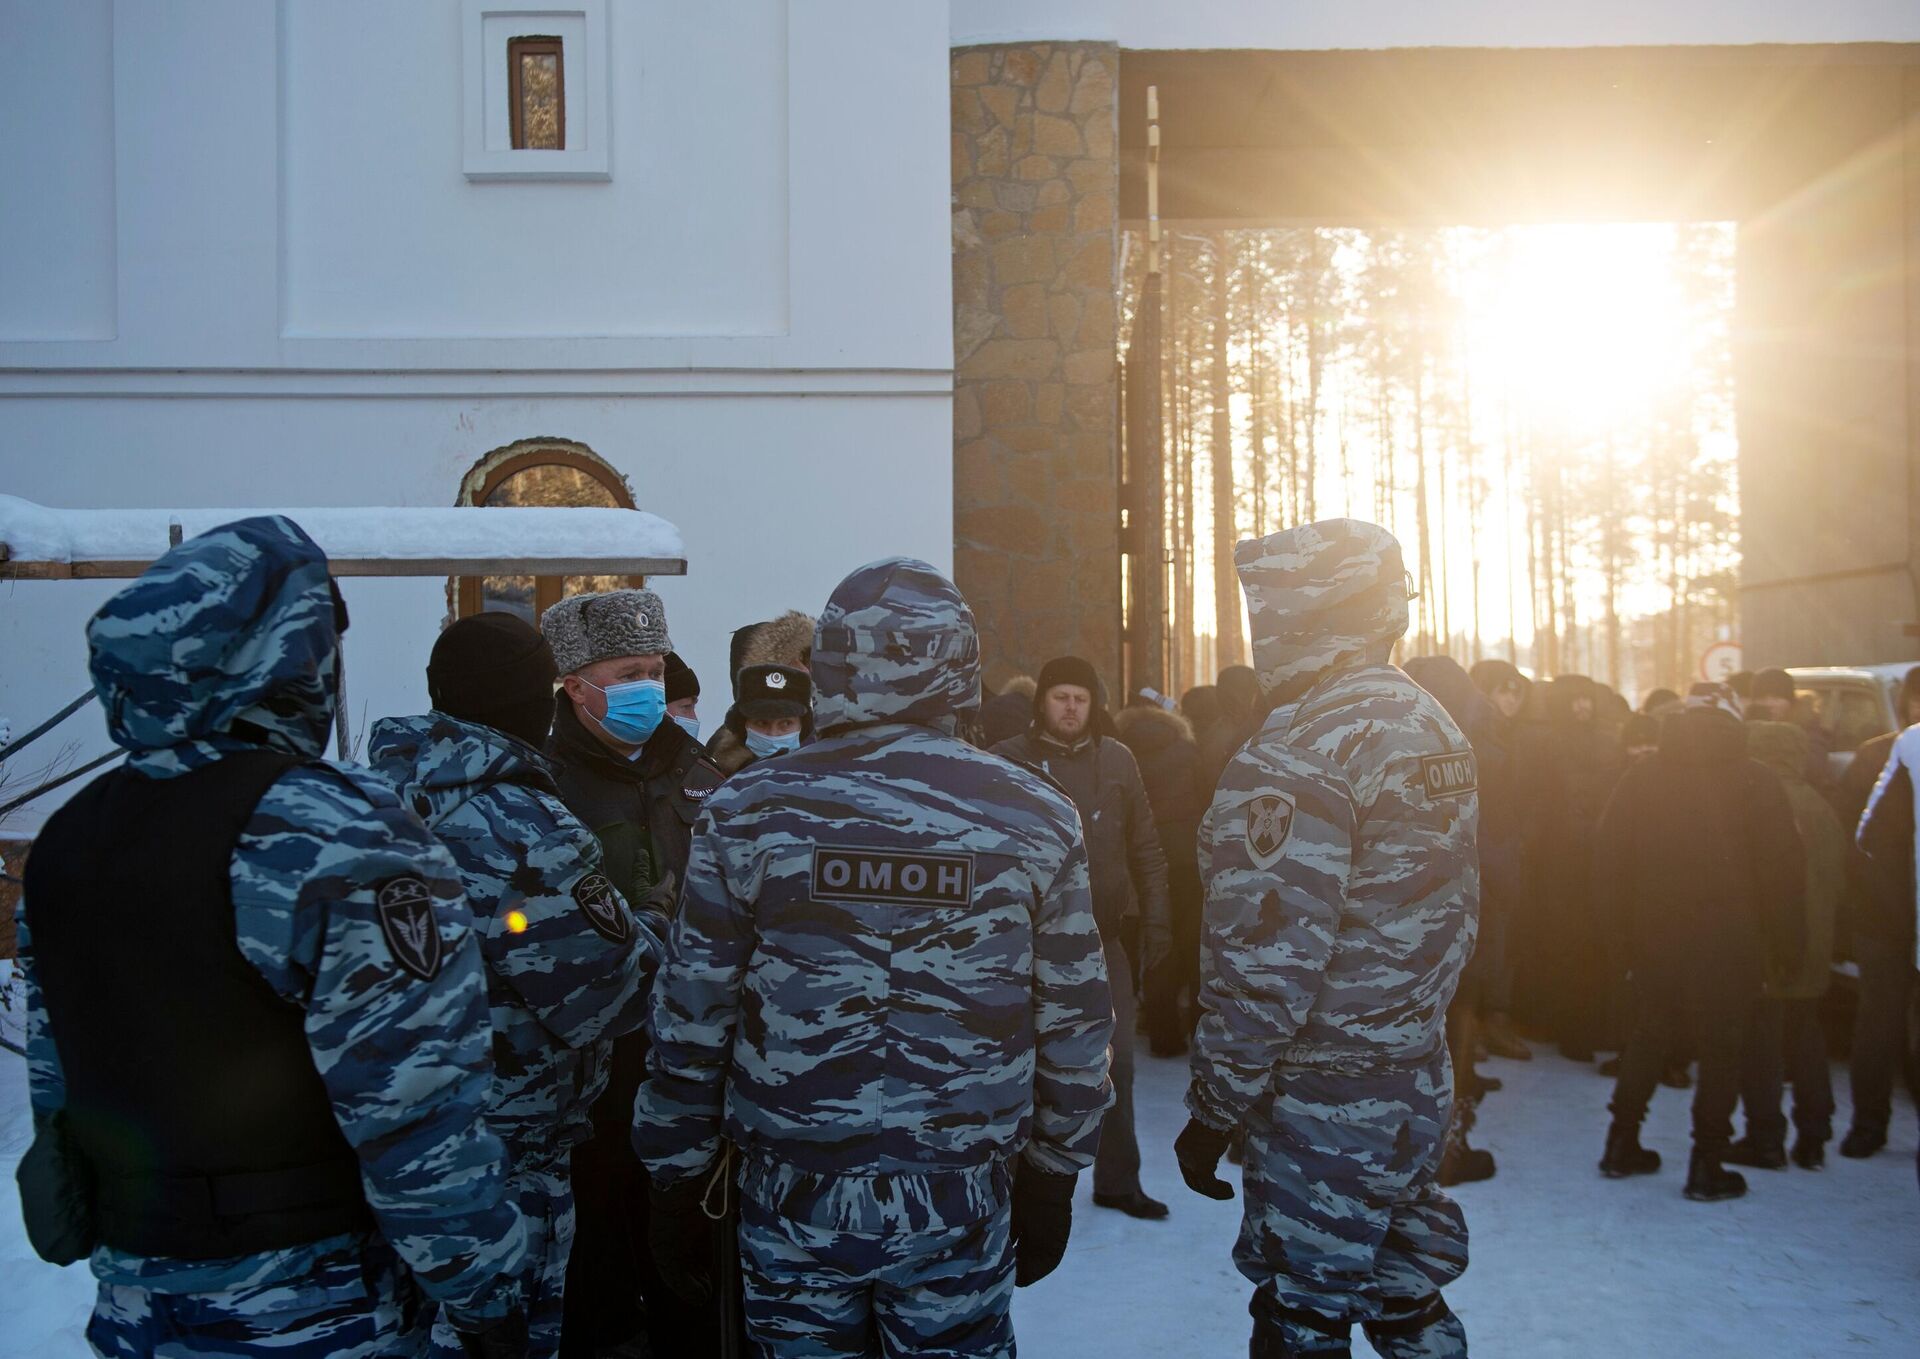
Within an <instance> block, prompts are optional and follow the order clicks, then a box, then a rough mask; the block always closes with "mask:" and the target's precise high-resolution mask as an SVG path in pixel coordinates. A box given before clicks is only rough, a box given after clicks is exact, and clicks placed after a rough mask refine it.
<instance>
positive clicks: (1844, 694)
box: [1787, 661, 1915, 778]
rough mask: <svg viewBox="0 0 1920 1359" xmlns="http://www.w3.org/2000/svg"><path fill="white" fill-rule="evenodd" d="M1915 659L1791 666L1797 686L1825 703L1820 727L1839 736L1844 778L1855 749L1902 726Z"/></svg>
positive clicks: (1838, 764) (1838, 766)
mask: <svg viewBox="0 0 1920 1359" xmlns="http://www.w3.org/2000/svg"><path fill="white" fill-rule="evenodd" d="M1914 665H1915V662H1913V661H1889V662H1887V663H1885V664H1882V665H1795V666H1789V667H1788V668H1787V673H1788V674H1789V675H1792V676H1793V684H1794V687H1795V688H1796V689H1801V690H1804V691H1806V692H1808V693H1811V694H1812V695H1813V697H1814V702H1815V703H1816V704H1818V705H1819V711H1820V725H1822V726H1823V727H1825V728H1826V729H1827V731H1828V732H1829V733H1830V734H1831V735H1832V737H1833V745H1832V751H1833V754H1832V756H1831V759H1832V761H1833V774H1834V777H1835V778H1838V777H1839V776H1840V775H1841V774H1842V773H1843V772H1844V771H1845V769H1846V766H1847V763H1848V762H1849V761H1850V760H1852V759H1853V752H1854V751H1856V750H1858V749H1859V748H1860V747H1861V746H1862V745H1863V744H1865V743H1866V742H1868V741H1871V740H1872V739H1873V738H1874V737H1876V736H1883V735H1885V734H1886V733H1887V732H1890V731H1894V730H1896V729H1898V727H1899V725H1900V719H1899V717H1898V715H1897V712H1896V705H1897V704H1898V703H1899V700H1900V682H1901V681H1902V680H1904V679H1905V678H1906V677H1907V672H1908V671H1909V670H1912V669H1913V668H1914Z"/></svg>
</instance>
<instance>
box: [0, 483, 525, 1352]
mask: <svg viewBox="0 0 1920 1359" xmlns="http://www.w3.org/2000/svg"><path fill="white" fill-rule="evenodd" d="M87 637H88V642H89V645H90V649H91V669H92V674H93V682H94V689H95V692H96V693H97V694H98V695H99V697H100V701H101V706H102V707H103V708H104V709H105V710H106V713H107V723H108V730H109V734H110V735H111V736H112V738H113V740H114V742H115V743H116V744H118V745H119V746H121V747H122V748H124V749H126V750H127V751H129V752H130V755H129V759H128V764H129V767H131V768H133V769H136V770H138V771H139V772H141V773H143V774H146V775H149V776H151V777H155V778H168V777H173V776H178V775H180V774H184V773H187V772H189V771H191V770H194V769H198V768H201V767H203V766H204V765H206V764H208V763H210V762H212V761H215V760H219V759H220V758H222V756H223V755H225V754H227V753H228V752H230V751H235V750H240V749H257V748H259V747H260V746H262V745H264V746H268V747H270V748H273V749H276V750H282V751H286V752H289V753H292V754H296V755H302V756H307V757H310V758H311V759H312V761H313V762H312V763H309V764H305V765H301V766H298V767H296V768H293V769H290V770H288V771H287V772H286V773H285V774H282V775H281V776H280V778H279V779H278V780H276V781H275V782H274V784H273V785H272V787H270V788H269V789H268V790H267V792H266V794H265V796H264V797H262V798H261V800H260V802H259V804H258V805H257V807H256V808H255V810H254V813H253V816H252V819H251V821H250V822H249V823H248V825H247V828H246V830H245V832H244V833H243V834H242V835H241V837H240V839H239V841H238V843H237V844H236V845H235V848H234V853H233V859H232V869H231V877H230V881H231V884H232V893H233V907H234V916H235V926H236V935H237V938H238V941H239V947H240V951H241V953H242V955H243V956H244V957H245V958H246V960H247V961H248V962H249V963H250V964H252V966H253V967H254V968H255V969H257V970H258V971H259V973H260V975H261V976H262V977H264V978H265V979H266V981H267V982H268V984H269V985H271V986H272V987H273V988H274V990H275V991H277V992H278V993H279V994H280V995H281V996H282V997H284V998H285V999H286V1001H287V1003H288V1004H291V1005H297V1006H299V1007H301V1008H302V1009H303V1010H304V1011H305V1012H306V1030H307V1037H308V1041H309V1043H310V1045H311V1047H312V1050H313V1059H314V1065H315V1067H316V1068H317V1069H318V1071H319V1072H320V1075H321V1078H322V1079H323V1080H324V1082H325V1084H326V1087H327V1090H328V1093H329V1095H330V1097H331V1099H332V1103H333V1113H334V1117H335V1119H336V1120H337V1121H338V1123H339V1125H340V1129H341V1131H342V1132H343V1133H344V1134H345V1135H346V1139H347V1141H348V1142H349V1143H350V1144H351V1145H352V1146H353V1147H354V1148H355V1150H356V1151H357V1152H358V1154H359V1157H360V1169H361V1179H362V1182H363V1185H364V1187H365V1190H366V1195H367V1202H368V1204H369V1205H370V1206H371V1207H372V1209H373V1212H374V1218H375V1221H376V1223H377V1224H378V1227H379V1230H380V1232H381V1234H382V1235H383V1236H384V1237H385V1238H386V1239H387V1240H388V1241H389V1242H391V1243H392V1245H393V1246H394V1248H395V1249H396V1250H397V1251H398V1253H399V1255H400V1256H401V1258H402V1259H403V1260H404V1262H405V1263H406V1265H407V1266H408V1268H409V1269H410V1270H411V1271H412V1273H413V1276H414V1278H415V1279H416V1281H417V1282H418V1283H419V1285H420V1287H421V1288H422V1289H423V1290H424V1291H425V1292H426V1294H427V1295H428V1297H429V1298H431V1299H432V1300H433V1301H436V1302H438V1303H440V1304H442V1305H443V1306H445V1307H446V1308H447V1309H448V1310H449V1313H450V1314H451V1315H454V1316H456V1317H459V1318H461V1319H481V1318H486V1317H492V1316H497V1315H502V1314H504V1313H505V1312H506V1311H507V1310H508V1309H509V1308H511V1307H512V1306H513V1304H514V1303H515V1302H516V1301H517V1288H518V1285H517V1283H516V1282H515V1278H516V1276H517V1274H518V1272H519V1269H520V1264H521V1257H522V1255H523V1253H524V1250H525V1231H524V1227H523V1224H522V1222H521V1219H520V1214H519V1210H518V1209H517V1208H516V1207H515V1206H514V1204H513V1203H512V1202H511V1200H510V1199H508V1198H507V1197H506V1195H505V1186H506V1176H505V1165H504V1156H503V1150H502V1146H501V1143H500V1140H499V1138H497V1137H496V1136H495V1135H494V1134H493V1133H492V1132H491V1131H489V1130H488V1128H487V1126H486V1122H485V1113H486V1109H487V1104H488V1094H489V1091H490V1089H491V1087H492V1084H493V1062H492V1057H491V1049H490V1042H489V1036H490V1029H489V1026H488V1021H487V1007H486V982H485V975H484V973H483V971H482V968H481V960H480V950H479V945H478V941H477V939H476V937H475V933H474V930H473V924H472V916H471V914H470V912H469V911H468V909H467V904H466V900H465V898H464V897H463V896H462V895H461V891H460V882H459V877H458V875H457V874H456V872H455V870H454V866H453V863H452V861H451V860H450V859H449V858H448V857H447V853H446V851H445V850H443V849H442V848H441V847H440V846H439V845H438V844H437V843H436V842H435V841H434V839H433V837H432V836H431V835H430V834H428V833H427V830H426V828H425V827H424V826H422V825H421V824H420V822H419V820H418V819H417V818H416V817H414V816H413V815H412V813H410V812H408V811H407V810H406V809H405V808H404V807H402V806H401V805H400V802H399V800H398V799H397V798H396V797H395V795H394V792H393V789H392V788H391V787H389V786H388V785H387V784H386V783H385V782H384V781H383V780H381V779H380V778H378V777H377V776H375V775H374V774H372V773H371V772H369V771H367V770H364V769H359V768H355V767H353V766H348V765H336V764H328V763H324V762H322V761H320V760H319V758H318V757H319V754H320V752H321V750H322V749H324V746H325V741H326V737H327V733H328V731H329V729H330V726H331V723H332V713H333V705H334V701H335V699H334V695H335V692H336V686H335V679H334V676H335V664H336V659H337V655H338V633H337V631H336V624H335V620H334V605H333V602H332V594H331V590H330V587H329V583H328V578H327V564H326V558H325V557H324V556H323V555H322V554H321V552H320V550H319V548H317V547H315V546H314V544H313V542H312V541H311V540H310V539H308V538H307V536H306V535H305V534H304V533H302V532H301V531H300V530H299V528H298V527H297V526H295V525H294V524H293V523H292V522H291V521H289V520H287V519H283V518H277V517H275V518H256V519H246V520H241V521H239V522H238V523H234V524H229V525H226V526H224V527H222V528H218V529H215V530H213V531H211V532H209V533H206V534H202V535H201V536H199V537H197V538H194V539H191V540H189V541H188V542H186V543H184V544H182V545H181V546H179V547H177V548H174V549H173V550H172V551H170V552H168V553H167V554H166V555H165V556H164V557H162V558H161V559H160V560H159V561H157V562H155V563H154V565H153V566H152V567H150V568H149V569H148V570H147V572H146V574H145V575H143V576H142V577H141V578H140V579H139V580H138V581H136V582H135V583H134V584H132V585H130V586H129V587H128V588H126V589H125V590H123V591H121V592H120V593H119V594H117V595H115V596H114V597H113V598H112V599H110V600H108V601H107V603H106V604H105V605H104V606H102V608H101V609H100V611H99V613H97V614H96V615H95V616H94V618H93V620H92V622H91V623H90V624H89V625H88V629H87ZM102 850H103V852H110V847H107V846H102ZM396 878H412V879H417V880H418V881H419V882H420V883H421V884H422V885H423V886H424V887H425V889H426V892H427V894H428V895H429V896H430V899H431V901H432V918H433V921H434V924H435V925H436V926H437V934H438V953H437V955H434V954H432V952H431V950H427V951H425V952H423V953H421V954H419V955H417V956H412V957H409V958H407V959H402V958H401V957H400V956H399V950H400V945H399V944H396V943H394V942H391V939H390V936H389V935H388V934H387V933H386V931H385V930H383V928H382V924H381V911H380V907H379V903H378V900H377V898H378V893H379V889H380V888H381V887H382V886H383V885H386V884H390V883H391V882H393V881H394V880H395V879H396ZM63 904H64V903H60V902H41V901H29V902H26V903H23V915H24V917H25V921H26V923H27V925H29V926H30V924H31V918H32V915H33V914H34V913H35V912H37V911H42V910H59V909H62V907H63ZM21 944H22V962H23V970H24V973H25V979H26V991H27V1040H28V1050H29V1081H30V1087H31V1098H32V1102H33V1107H34V1110H35V1112H36V1113H37V1114H45V1113H51V1112H52V1111H53V1110H56V1109H58V1108H60V1107H61V1105H62V1104H63V1103H64V1102H65V1084H64V1080H63V1077H62V1074H61V1067H60V1057H59V1051H58V1035H57V1034H55V1033H52V1032H50V1030H49V1027H48V1024H47V1022H46V1011H45V1008H44V1005H43V1004H42V1003H41V1001H40V998H39V995H38V991H37V989H36V987H35V986H34V982H33V960H32V941H31V932H30V929H28V930H23V933H22V936H21ZM426 958H432V959H433V961H432V965H431V966H423V965H422V963H423V959H426ZM423 973H424V974H425V975H422V974H423ZM353 1247H354V1239H353V1238H350V1237H346V1238H338V1237H336V1238H329V1239H327V1240H324V1241H319V1242H314V1243H312V1244H310V1245H305V1246H298V1247H293V1248H290V1249H286V1250H279V1251H272V1252H268V1253H265V1254H260V1255H249V1256H242V1257H237V1258H233V1259H226V1260H174V1259H161V1258H152V1257H141V1256H133V1255H128V1254H126V1253H123V1252H119V1251H115V1250H112V1249H109V1248H106V1247H102V1248H100V1249H99V1250H96V1251H95V1252H94V1255H93V1261H92V1264H93V1270H94V1273H95V1274H96V1275H97V1276H98V1277H99V1278H100V1279H101V1280H102V1281H103V1282H105V1283H109V1284H122V1285H127V1286H132V1287H139V1288H146V1289H150V1290H153V1291H155V1292H162V1293H203V1292H227V1291H230V1290H233V1289H237V1288H240V1287H242V1286H252V1287H256V1288H258V1287H269V1288H270V1287H271V1286H273V1285H275V1284H279V1283H285V1284H287V1285H290V1286H291V1285H295V1284H297V1283H298V1281H299V1280H300V1279H301V1278H303V1277H305V1276H307V1275H309V1274H311V1273H312V1272H313V1271H314V1269H315V1267H316V1264H317V1263H318V1262H320V1261H321V1260H323V1259H326V1258H329V1257H337V1256H338V1255H339V1253H340V1252H341V1251H342V1250H351V1249H353Z"/></svg>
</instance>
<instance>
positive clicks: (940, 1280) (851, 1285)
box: [740, 1192, 1014, 1359]
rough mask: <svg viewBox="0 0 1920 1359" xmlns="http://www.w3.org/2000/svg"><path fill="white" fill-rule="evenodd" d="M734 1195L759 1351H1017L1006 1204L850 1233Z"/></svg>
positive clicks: (751, 1327)
mask: <svg viewBox="0 0 1920 1359" xmlns="http://www.w3.org/2000/svg"><path fill="white" fill-rule="evenodd" d="M778 1203H779V1200H778V1199H774V1198H770V1197H766V1196H760V1195H756V1194H754V1193H752V1192H748V1193H746V1194H744V1195H743V1197H742V1200H741V1205H740V1257H741V1259H740V1263H741V1270H742V1273H743V1275H744V1278H745V1283H746V1303H745V1306H746V1321H747V1335H748V1337H749V1339H750V1340H751V1341H752V1344H753V1352H754V1353H755V1354H756V1355H757V1356H759V1359H866V1356H886V1357H887V1359H898V1357H901V1356H908V1355H912V1356H916V1357H917V1359H963V1356H964V1357H965V1359H1013V1354H1014V1347H1013V1319H1012V1316H1011V1315H1010V1312H1009V1309H1010V1307H1011V1305H1012V1302H1013V1254H1012V1251H1011V1250H1010V1249H1009V1242H1008V1237H1007V1231H1008V1224H1009V1220H1010V1219H1009V1211H1008V1209H1007V1207H1006V1205H1005V1203H1004V1202H1003V1203H1002V1204H1001V1205H1000V1206H999V1207H998V1208H997V1209H996V1210H994V1211H992V1212H991V1213H989V1214H988V1215H987V1216H985V1217H982V1218H979V1219H977V1220H975V1221H972V1222H967V1223H961V1224H956V1225H951V1226H938V1227H931V1228H927V1229H924V1230H911V1231H878V1232H871V1231H857V1232H856V1231H845V1230H840V1229H838V1228H835V1227H828V1226H817V1225H814V1224H813V1223H812V1222H809V1221H802V1220H799V1219H797V1218H795V1217H792V1216H788V1215H786V1214H784V1213H782V1212H781V1211H779V1209H778V1208H776V1207H775V1206H774V1205H775V1204H778Z"/></svg>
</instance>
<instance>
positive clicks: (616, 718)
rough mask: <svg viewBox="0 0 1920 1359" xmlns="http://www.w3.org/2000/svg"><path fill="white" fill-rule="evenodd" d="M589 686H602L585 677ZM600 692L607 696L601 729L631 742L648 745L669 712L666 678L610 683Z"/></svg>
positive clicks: (630, 743)
mask: <svg viewBox="0 0 1920 1359" xmlns="http://www.w3.org/2000/svg"><path fill="white" fill-rule="evenodd" d="M581 683H583V684H585V685H586V686H587V687H588V688H589V689H600V686H599V685H597V684H595V683H593V681H591V680H582V681H581ZM600 692H601V693H603V694H605V695H606V696H607V715H606V716H605V717H603V718H601V719H600V730H602V731H604V732H605V733H606V734H607V735H609V736H611V737H612V738H613V739H614V740H616V741H625V742H626V743H627V744H628V745H635V746H639V745H645V744H646V743H647V740H648V738H649V737H651V736H652V735H653V734H654V732H656V731H658V730H659V729H660V719H661V718H662V717H664V716H666V712H667V685H666V681H664V680H655V679H643V680H632V681H630V682H628V683H626V684H610V685H608V686H607V687H606V688H604V689H600Z"/></svg>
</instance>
